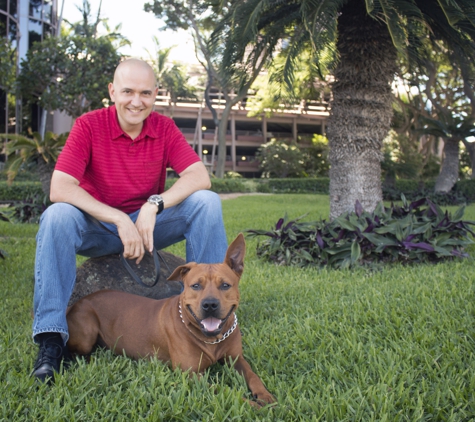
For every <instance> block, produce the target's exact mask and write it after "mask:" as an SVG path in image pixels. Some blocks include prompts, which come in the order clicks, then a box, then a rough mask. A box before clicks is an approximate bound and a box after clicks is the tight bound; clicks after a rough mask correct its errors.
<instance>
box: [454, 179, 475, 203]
mask: <svg viewBox="0 0 475 422" xmlns="http://www.w3.org/2000/svg"><path fill="white" fill-rule="evenodd" d="M454 190H455V191H456V192H459V193H461V194H463V195H464V196H465V197H467V198H468V199H469V200H470V201H474V200H475V179H466V180H460V181H458V182H457V183H456V184H455V187H454Z"/></svg>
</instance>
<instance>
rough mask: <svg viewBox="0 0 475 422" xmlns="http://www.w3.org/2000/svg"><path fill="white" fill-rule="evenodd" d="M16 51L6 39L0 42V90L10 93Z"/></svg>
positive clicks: (14, 71)
mask: <svg viewBox="0 0 475 422" xmlns="http://www.w3.org/2000/svg"><path fill="white" fill-rule="evenodd" d="M15 73H16V51H15V49H13V48H12V46H11V43H10V41H9V40H8V38H2V40H1V41H0V88H2V89H3V90H5V91H7V92H8V91H11V90H12V89H13V87H14V83H15V76H16V75H15Z"/></svg>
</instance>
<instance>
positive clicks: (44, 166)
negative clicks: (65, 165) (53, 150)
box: [36, 159, 56, 199]
mask: <svg viewBox="0 0 475 422" xmlns="http://www.w3.org/2000/svg"><path fill="white" fill-rule="evenodd" d="M55 164H56V163H47V162H46V161H43V160H42V159H39V160H38V164H37V167H36V172H37V173H38V177H39V179H40V182H41V189H42V190H43V193H44V194H45V195H46V197H47V198H48V199H49V193H50V187H51V176H52V175H53V170H54V166H55Z"/></svg>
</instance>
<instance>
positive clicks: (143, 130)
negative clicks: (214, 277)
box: [32, 59, 227, 381]
mask: <svg viewBox="0 0 475 422" xmlns="http://www.w3.org/2000/svg"><path fill="white" fill-rule="evenodd" d="M157 91H158V88H157V87H156V82H155V76H154V72H153V69H152V68H151V67H150V66H149V65H148V64H147V63H145V62H143V61H141V60H137V59H129V60H126V61H124V62H122V63H121V64H119V66H118V67H117V69H116V71H115V74H114V80H113V82H112V83H111V84H109V95H110V97H111V100H112V101H113V102H114V103H115V104H114V105H113V106H111V107H109V108H104V109H101V110H96V111H92V112H90V113H86V114H85V115H83V116H82V117H80V118H79V119H77V121H76V123H75V124H74V126H73V128H72V130H71V133H70V135H69V137H68V140H67V142H66V145H65V147H64V149H63V151H62V153H61V154H60V156H59V158H58V162H57V163H56V167H55V171H54V172H53V177H52V180H51V201H52V202H54V204H53V205H51V206H50V207H49V208H48V209H47V210H46V211H45V213H44V214H43V216H42V218H41V221H40V229H39V231H38V235H37V249H36V262H35V294H34V322H33V338H34V341H35V342H36V343H38V344H39V347H40V350H39V353H38V358H37V360H36V363H35V365H34V369H33V373H32V375H33V376H35V377H37V378H38V379H39V380H41V381H45V380H46V379H53V377H54V373H55V372H58V371H59V369H60V364H61V362H62V360H63V359H64V358H65V357H66V356H67V348H66V342H67V340H68V326H67V323H66V308H67V304H68V301H69V298H70V296H71V293H72V290H73V287H74V283H75V278H76V254H79V255H84V256H88V257H97V256H102V255H108V254H113V253H120V252H121V251H122V250H123V253H124V257H125V258H128V259H135V260H136V262H137V263H139V262H140V261H141V260H142V258H143V256H144V254H145V252H146V251H149V252H151V251H152V249H153V246H155V247H156V248H157V249H163V248H165V247H167V246H169V245H171V244H174V243H176V242H179V241H181V240H184V239H186V260H187V261H195V262H203V263H214V262H222V261H223V259H224V256H225V253H226V248H227V242H226V234H225V230H224V225H223V220H222V213H221V202H220V199H219V197H218V195H216V194H215V193H213V192H210V191H207V190H205V189H208V188H209V187H210V180H209V176H208V172H207V170H206V168H205V167H204V165H203V163H202V162H201V161H200V159H199V157H198V156H197V154H196V153H195V152H194V151H193V149H192V148H191V147H190V146H189V145H188V143H187V142H186V140H185V139H184V137H183V135H182V134H181V132H180V131H179V130H178V128H177V127H176V126H175V124H174V123H173V121H172V120H171V119H169V118H167V117H165V116H161V115H160V114H158V113H155V112H152V110H153V106H154V102H155V97H156V95H157ZM167 167H171V168H173V170H174V171H175V172H176V173H177V174H178V175H179V176H180V177H179V179H178V180H177V182H176V183H175V184H174V185H173V187H171V188H170V189H169V190H167V191H166V192H163V190H164V186H165V177H166V169H167ZM90 216H92V217H93V218H91V217H90ZM97 220H99V221H100V222H101V224H102V225H104V226H106V227H107V229H106V228H104V227H102V226H101V225H99V224H97ZM111 231H112V232H114V233H115V234H116V235H114V233H111Z"/></svg>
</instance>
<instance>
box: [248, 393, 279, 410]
mask: <svg viewBox="0 0 475 422" xmlns="http://www.w3.org/2000/svg"><path fill="white" fill-rule="evenodd" d="M252 397H253V398H254V400H247V399H244V400H246V401H247V402H248V403H249V404H250V405H251V406H252V407H255V408H257V409H260V408H262V407H264V406H267V405H274V406H277V400H276V398H275V397H274V396H273V395H272V394H271V393H269V392H268V391H265V392H262V393H255V394H253V395H252Z"/></svg>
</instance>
